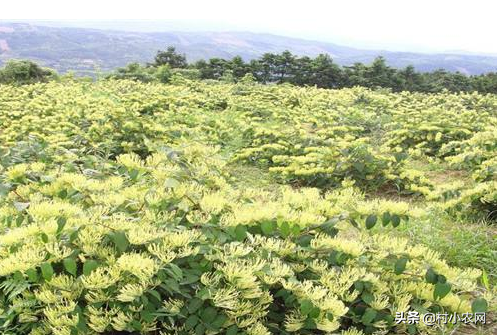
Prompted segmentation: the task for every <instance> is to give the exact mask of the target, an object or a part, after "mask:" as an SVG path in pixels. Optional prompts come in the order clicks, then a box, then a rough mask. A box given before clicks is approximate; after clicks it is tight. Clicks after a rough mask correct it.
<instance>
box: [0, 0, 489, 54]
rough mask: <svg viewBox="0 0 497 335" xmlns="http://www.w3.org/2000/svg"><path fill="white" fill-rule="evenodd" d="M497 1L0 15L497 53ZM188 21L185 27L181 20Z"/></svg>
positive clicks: (3, 10) (259, 3) (2, 12)
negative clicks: (173, 23)
mask: <svg viewBox="0 0 497 335" xmlns="http://www.w3.org/2000/svg"><path fill="white" fill-rule="evenodd" d="M496 15H497V1H495V0H468V1H461V0H337V1H331V0H321V1H317V0H300V1H289V0H286V1H274V0H273V1H272V0H245V1H236V0H231V1H228V0H198V1H193V0H179V1H166V0H162V1H152V0H119V1H108V0H72V1H71V0H32V1H31V0H12V1H11V0H6V1H2V3H1V4H0V19H51V20H74V19H75V20H107V19H151V20H180V21H182V22H183V23H184V22H185V21H184V20H188V22H191V24H192V27H195V28H196V27H199V28H202V27H206V29H210V30H218V29H222V30H246V31H254V32H269V33H276V34H284V35H289V36H296V37H305V38H311V39H316V40H324V41H330V42H336V43H339V44H347V45H352V46H360V47H370V48H384V49H391V50H416V51H447V50H449V51H450V50H452V51H453V50H463V51H472V52H487V53H497V37H496V33H497V19H496ZM183 26H184V25H183Z"/></svg>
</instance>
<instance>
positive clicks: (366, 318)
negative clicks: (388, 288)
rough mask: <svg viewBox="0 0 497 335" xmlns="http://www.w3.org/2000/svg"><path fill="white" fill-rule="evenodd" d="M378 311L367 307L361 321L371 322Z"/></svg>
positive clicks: (364, 322)
mask: <svg viewBox="0 0 497 335" xmlns="http://www.w3.org/2000/svg"><path fill="white" fill-rule="evenodd" d="M376 314H377V312H376V311H375V310H374V309H372V308H369V307H368V308H366V311H365V312H364V314H363V315H362V318H361V322H362V323H363V324H365V325H368V324H371V323H372V322H373V320H374V318H375V317H376Z"/></svg>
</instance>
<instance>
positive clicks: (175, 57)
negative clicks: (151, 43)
mask: <svg viewBox="0 0 497 335" xmlns="http://www.w3.org/2000/svg"><path fill="white" fill-rule="evenodd" d="M166 64H167V65H169V67H170V68H172V69H177V68H186V67H187V66H188V63H187V62H186V56H185V55H182V54H179V53H177V52H176V48H175V47H168V48H167V50H166V51H161V50H159V51H158V52H157V55H155V60H154V63H153V64H151V65H152V66H161V65H166Z"/></svg>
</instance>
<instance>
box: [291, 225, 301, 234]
mask: <svg viewBox="0 0 497 335" xmlns="http://www.w3.org/2000/svg"><path fill="white" fill-rule="evenodd" d="M299 234H300V226H299V225H298V224H297V223H294V224H293V225H292V235H294V236H297V235H299Z"/></svg>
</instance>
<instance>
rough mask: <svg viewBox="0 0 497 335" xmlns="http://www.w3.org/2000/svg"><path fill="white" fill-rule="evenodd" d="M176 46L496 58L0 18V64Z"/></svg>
mask: <svg viewBox="0 0 497 335" xmlns="http://www.w3.org/2000/svg"><path fill="white" fill-rule="evenodd" d="M170 45H174V46H176V47H177V49H178V50H179V51H180V52H183V53H185V54H186V55H187V58H188V60H190V61H195V60H198V59H201V58H204V59H205V58H211V57H221V58H232V57H233V56H235V55H241V56H242V57H243V58H244V59H252V58H256V57H258V56H260V55H262V54H263V53H265V52H274V53H279V52H282V51H284V50H290V51H291V52H292V53H295V54H297V55H308V56H316V55H318V54H320V53H327V54H330V55H331V56H332V57H333V58H334V59H335V61H336V62H338V63H339V64H341V65H349V64H353V63H354V62H364V63H368V62H371V61H372V60H373V59H374V58H375V57H376V56H379V55H381V56H384V57H385V58H386V59H387V61H388V63H389V64H390V65H392V66H395V67H404V66H407V65H411V64H412V65H414V66H415V67H416V69H418V70H420V71H432V70H435V69H439V68H444V69H446V70H448V71H452V72H454V71H460V72H463V73H467V74H480V73H485V72H491V71H496V70H497V57H494V56H490V55H471V54H425V53H407V52H391V51H381V50H362V49H356V48H350V47H345V46H340V45H336V44H332V43H325V42H317V41H309V40H304V39H297V38H291V37H283V36H277V35H270V34H260V33H249V32H172V31H171V32H126V31H118V30H99V29H90V28H74V27H72V28H66V27H48V26H38V25H32V24H28V23H8V22H3V23H1V22H0V64H2V63H3V62H5V61H6V60H8V59H12V58H23V59H32V60H35V61H38V62H40V63H42V64H43V65H45V66H49V67H53V68H55V69H57V70H58V71H60V72H66V71H68V70H76V71H78V72H82V73H84V72H93V71H95V69H101V70H104V71H107V70H112V69H114V68H116V67H121V66H124V65H125V64H127V63H130V62H135V61H136V62H147V61H150V60H151V59H152V58H153V56H154V54H155V53H156V52H157V50H159V49H164V48H166V46H170Z"/></svg>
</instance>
